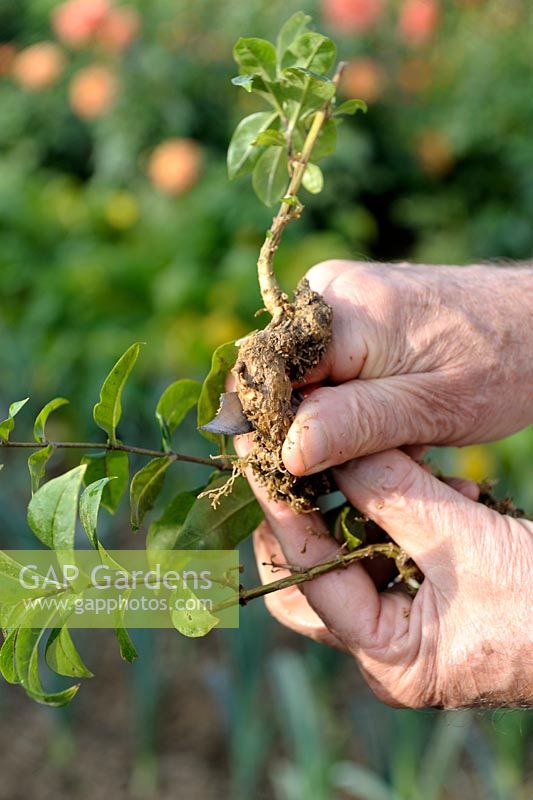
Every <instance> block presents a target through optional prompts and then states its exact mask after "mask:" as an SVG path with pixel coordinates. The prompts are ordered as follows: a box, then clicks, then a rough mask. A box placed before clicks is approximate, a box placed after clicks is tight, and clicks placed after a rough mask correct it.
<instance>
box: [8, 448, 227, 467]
mask: <svg viewBox="0 0 533 800" xmlns="http://www.w3.org/2000/svg"><path fill="white" fill-rule="evenodd" d="M48 445H51V446H52V447H55V448H57V449H58V450H120V451H122V452H124V453H136V454H137V455H140V456H149V457H150V458H163V457H166V458H169V459H171V460H172V461H187V462H189V463H191V464H204V465H205V466H207V467H212V468H214V469H218V470H220V471H221V472H224V471H227V470H229V469H231V467H228V466H227V465H225V464H217V462H216V461H215V460H212V459H210V458H200V457H198V456H189V455H186V454H184V453H176V452H174V451H173V450H170V451H168V452H165V451H164V450H148V449H147V448H146V447H136V446H135V445H131V444H122V442H107V443H103V442H0V447H7V448H14V449H16V448H29V449H33V450H37V449H41V448H43V447H48Z"/></svg>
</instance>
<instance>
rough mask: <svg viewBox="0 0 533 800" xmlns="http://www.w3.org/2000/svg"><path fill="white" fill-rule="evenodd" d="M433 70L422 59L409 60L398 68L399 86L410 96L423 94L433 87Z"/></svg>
mask: <svg viewBox="0 0 533 800" xmlns="http://www.w3.org/2000/svg"><path fill="white" fill-rule="evenodd" d="M431 81H432V69H431V65H430V64H428V62H427V61H424V60H423V59H421V58H409V59H408V60H407V61H404V63H403V64H400V66H399V68H398V84H399V85H400V87H401V88H402V89H403V90H404V92H407V93H408V94H417V93H418V92H423V91H425V90H426V89H428V88H429V87H430V86H431Z"/></svg>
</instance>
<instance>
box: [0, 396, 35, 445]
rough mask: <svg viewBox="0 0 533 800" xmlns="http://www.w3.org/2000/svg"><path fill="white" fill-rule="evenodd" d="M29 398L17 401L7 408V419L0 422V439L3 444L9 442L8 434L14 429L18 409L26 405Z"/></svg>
mask: <svg viewBox="0 0 533 800" xmlns="http://www.w3.org/2000/svg"><path fill="white" fill-rule="evenodd" d="M29 399H30V398H29V397H26V399H25V400H17V401H16V402H15V403H11V405H10V406H9V411H8V417H7V419H5V420H4V421H3V422H0V439H1V440H2V441H4V442H7V441H9V434H10V433H11V431H12V430H13V428H14V427H15V417H16V416H17V414H18V413H19V411H20V409H21V408H22V407H23V406H25V405H26V403H27V402H28V400H29Z"/></svg>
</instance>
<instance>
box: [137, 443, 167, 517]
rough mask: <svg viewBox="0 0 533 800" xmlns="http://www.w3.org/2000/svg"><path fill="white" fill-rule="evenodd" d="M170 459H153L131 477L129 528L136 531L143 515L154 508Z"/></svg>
mask: <svg viewBox="0 0 533 800" xmlns="http://www.w3.org/2000/svg"><path fill="white" fill-rule="evenodd" d="M172 462H173V459H172V458H166V457H164V456H163V458H154V459H152V461H149V462H148V464H146V466H144V467H143V468H142V469H141V470H139V472H137V473H136V474H135V475H134V476H133V480H132V482H131V486H130V502H131V527H132V528H133V530H134V531H136V530H138V529H139V527H140V525H141V522H142V521H143V519H144V517H145V515H146V514H147V513H148V511H150V509H152V508H153V507H154V503H155V501H156V500H157V498H158V496H159V493H160V492H161V489H162V488H163V483H164V481H165V474H166V471H167V469H168V468H169V466H170V465H171V464H172Z"/></svg>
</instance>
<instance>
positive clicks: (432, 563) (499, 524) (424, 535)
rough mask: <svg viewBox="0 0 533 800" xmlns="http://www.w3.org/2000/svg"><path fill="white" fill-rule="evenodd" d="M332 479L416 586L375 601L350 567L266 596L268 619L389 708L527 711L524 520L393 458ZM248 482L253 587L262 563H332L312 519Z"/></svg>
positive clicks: (531, 638)
mask: <svg viewBox="0 0 533 800" xmlns="http://www.w3.org/2000/svg"><path fill="white" fill-rule="evenodd" d="M241 442H242V440H241ZM238 447H239V450H240V451H241V453H242V452H243V444H242V443H240V444H238ZM334 474H335V479H336V482H337V485H338V486H339V488H340V489H341V490H342V491H343V493H344V494H345V495H346V497H347V498H348V500H349V501H350V502H351V503H352V504H353V505H354V506H356V507H357V508H358V509H359V510H360V511H362V512H363V513H365V514H367V515H368V516H369V517H370V518H371V519H373V520H374V521H375V522H377V523H378V524H379V525H380V526H381V527H382V528H383V529H384V530H386V531H387V532H388V533H389V534H390V536H391V537H392V539H393V540H394V541H395V542H396V543H397V544H398V545H400V546H401V547H402V548H403V549H404V550H405V551H406V553H407V554H408V555H409V556H410V557H411V558H413V559H414V560H415V561H416V563H417V564H418V566H419V567H420V568H421V570H422V571H423V572H424V574H425V580H424V582H423V584H422V586H421V588H420V589H419V591H418V593H417V595H416V597H414V598H411V597H410V596H409V595H407V594H406V593H405V592H404V591H402V589H401V588H399V587H396V588H394V589H389V590H387V591H384V592H382V593H378V591H377V589H376V586H375V584H374V582H373V580H372V578H371V577H370V575H369V574H368V572H367V571H366V569H365V568H364V567H363V566H362V565H361V564H353V565H351V566H350V567H349V568H346V569H339V570H338V571H335V572H331V573H328V574H325V575H322V576H321V577H319V578H315V579H314V580H312V581H310V582H308V583H302V584H300V587H299V588H297V587H296V586H293V587H291V588H290V589H285V590H283V591H280V592H276V593H273V594H270V595H268V596H267V597H266V598H265V601H266V604H267V607H268V608H269V610H270V612H271V613H272V614H273V616H274V617H275V618H276V619H278V620H279V621H280V622H282V623H283V624H284V625H286V626H288V627H289V628H292V629H293V630H295V631H297V632H299V633H302V634H305V635H307V636H310V637H311V638H313V639H316V640H319V641H323V642H325V643H327V644H330V645H333V646H336V647H339V648H341V649H343V650H345V651H347V652H349V653H350V654H352V655H353V656H354V657H355V658H356V660H357V662H358V664H359V666H360V669H361V671H362V673H363V675H364V677H365V679H366V680H367V682H368V684H369V685H370V687H371V688H372V689H373V691H374V692H375V694H376V695H377V696H378V697H379V698H380V699H381V700H383V701H385V702H387V703H389V704H391V705H395V706H407V707H412V708H421V707H428V706H438V707H445V708H458V707H462V706H470V705H483V706H491V705H492V706H502V705H526V706H527V705H531V704H532V703H533V608H532V602H531V590H530V583H531V574H532V570H533V523H531V522H527V521H525V520H519V519H513V518H511V517H507V516H502V515H500V514H498V513H497V512H495V511H492V510H490V509H488V508H486V507H485V506H482V505H481V504H479V503H477V502H474V498H475V492H473V491H472V484H470V483H469V482H467V483H465V484H464V485H463V486H461V484H456V485H458V486H459V488H461V489H462V493H461V492H459V491H457V490H456V489H454V488H452V487H451V486H449V485H446V484H445V483H443V482H442V481H439V480H438V479H437V478H435V477H434V476H433V475H431V474H428V472H427V471H426V470H425V469H424V468H423V467H421V466H420V465H419V464H417V463H416V462H414V461H412V460H411V459H410V458H409V457H408V456H407V455H406V454H404V453H402V452H400V451H398V450H391V451H388V452H384V453H379V454H377V455H372V456H367V457H365V458H361V459H358V460H356V461H352V462H350V463H348V464H346V465H344V466H343V467H341V468H339V469H336V470H335V471H334ZM250 480H251V483H252V486H253V488H254V491H255V493H256V495H257V497H258V499H259V501H260V503H261V505H262V507H263V509H264V511H265V514H266V521H265V522H264V523H263V524H262V525H261V526H260V528H259V529H258V530H257V531H256V533H255V539H254V541H255V550H256V556H257V561H258V564H259V569H260V573H261V577H262V580H263V581H264V582H269V581H271V580H275V579H277V578H280V577H283V572H282V571H281V570H279V569H278V568H276V569H275V570H273V569H272V567H271V566H269V565H268V564H269V563H270V562H272V561H273V560H274V561H276V562H278V563H279V562H280V560H281V561H283V562H285V563H288V564H290V565H293V566H299V567H309V566H312V565H314V564H317V563H321V562H324V561H329V560H330V559H332V558H334V557H335V554H336V553H337V552H338V550H339V547H338V545H337V544H336V542H335V541H334V540H333V539H332V538H331V537H330V535H329V534H328V532H327V530H326V527H325V524H324V521H323V519H322V517H321V516H320V515H319V514H317V513H313V514H297V513H295V512H294V511H293V510H291V508H290V507H289V506H288V505H287V504H285V503H275V502H270V501H268V499H267V497H266V492H265V490H264V489H262V488H260V487H258V486H257V484H256V483H254V481H253V479H252V478H251V476H250ZM280 549H281V551H282V556H281V558H280ZM265 562H266V563H265Z"/></svg>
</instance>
